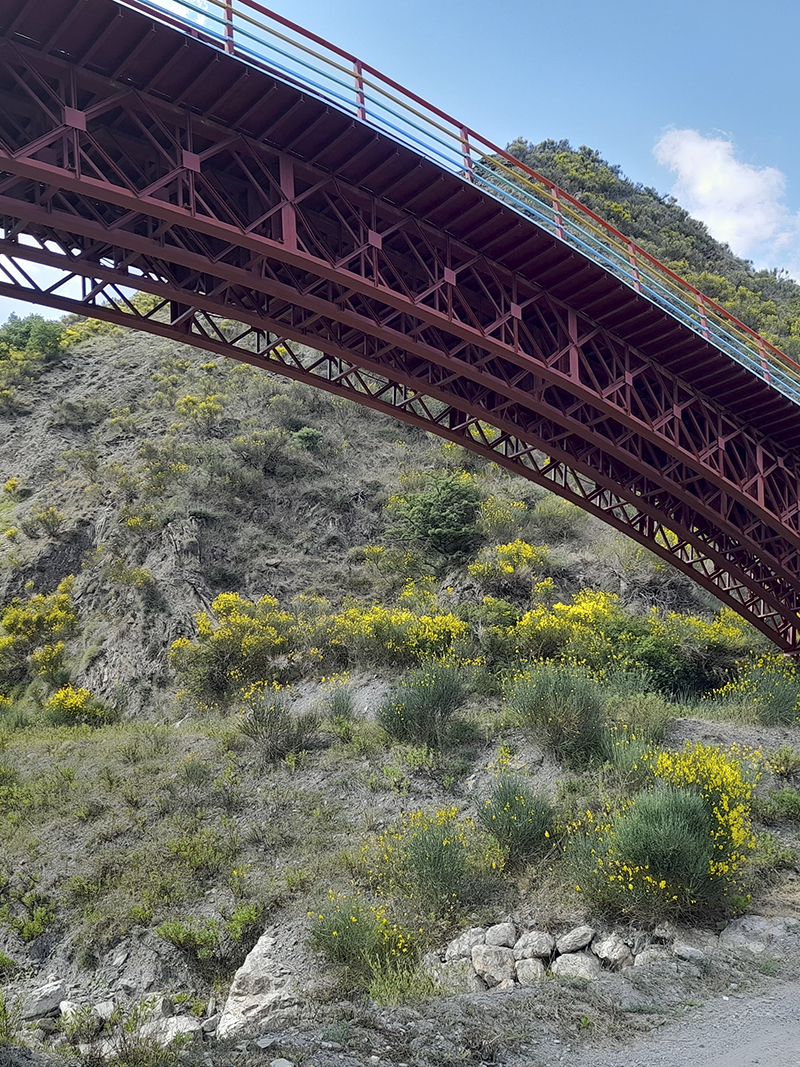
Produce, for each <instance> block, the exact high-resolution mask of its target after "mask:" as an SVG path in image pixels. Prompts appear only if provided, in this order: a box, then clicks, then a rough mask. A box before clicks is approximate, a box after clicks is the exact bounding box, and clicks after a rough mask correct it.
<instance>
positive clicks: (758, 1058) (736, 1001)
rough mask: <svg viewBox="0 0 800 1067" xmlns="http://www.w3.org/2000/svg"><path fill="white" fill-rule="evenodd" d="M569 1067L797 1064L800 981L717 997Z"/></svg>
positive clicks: (573, 1059)
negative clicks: (631, 1041) (683, 1016)
mask: <svg viewBox="0 0 800 1067" xmlns="http://www.w3.org/2000/svg"><path fill="white" fill-rule="evenodd" d="M564 1059H565V1060H568V1061H569V1063H570V1067H753V1065H755V1064H758V1065H759V1067H800V981H796V982H791V983H788V984H786V985H780V986H779V985H776V986H774V987H773V988H772V989H771V991H770V992H768V993H764V994H762V995H760V996H756V997H753V996H748V995H739V996H737V995H735V994H731V996H730V997H728V998H724V997H717V998H716V999H715V1000H713V1001H710V1002H709V1003H708V1004H706V1005H704V1006H703V1008H699V1009H697V1010H696V1012H695V1013H694V1014H693V1015H692V1016H691V1017H689V1018H686V1019H684V1020H682V1021H680V1022H678V1023H675V1024H673V1025H669V1026H666V1027H664V1029H663V1030H660V1031H657V1032H655V1033H652V1034H650V1035H648V1036H646V1037H642V1038H638V1039H637V1040H636V1042H635V1043H634V1044H632V1045H629V1046H628V1047H626V1048H622V1049H618V1050H616V1051H608V1050H593V1051H591V1052H583V1054H576V1053H574V1052H573V1053H572V1054H570V1055H569V1056H567V1057H564Z"/></svg>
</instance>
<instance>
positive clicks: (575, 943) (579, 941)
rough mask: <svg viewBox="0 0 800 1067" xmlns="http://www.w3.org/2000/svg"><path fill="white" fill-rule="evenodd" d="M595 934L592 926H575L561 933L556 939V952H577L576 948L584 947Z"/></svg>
mask: <svg viewBox="0 0 800 1067" xmlns="http://www.w3.org/2000/svg"><path fill="white" fill-rule="evenodd" d="M594 935H595V928H594V927H593V926H576V927H575V929H574V930H570V931H568V933H566V934H562V936H561V937H559V939H558V940H557V941H556V950H557V951H558V952H564V953H566V952H577V951H578V949H581V948H586V946H587V945H588V944H589V942H590V941H591V940H592V938H593V937H594Z"/></svg>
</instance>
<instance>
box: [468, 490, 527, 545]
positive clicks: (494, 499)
mask: <svg viewBox="0 0 800 1067" xmlns="http://www.w3.org/2000/svg"><path fill="white" fill-rule="evenodd" d="M527 517H528V505H527V504H525V503H523V501H522V500H511V499H509V498H508V497H505V496H498V495H497V494H496V493H492V495H491V496H488V497H487V498H486V499H485V500H482V501H481V503H480V507H479V509H478V526H479V528H480V530H481V533H483V534H484V535H485V536H486V537H487V538H489V539H490V540H491V539H495V538H497V539H500V538H502V537H513V536H514V535H515V534H518V533H519V529H520V527H521V526H522V524H523V523H524V522H525V520H526V519H527Z"/></svg>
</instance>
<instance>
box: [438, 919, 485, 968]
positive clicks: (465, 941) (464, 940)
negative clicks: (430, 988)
mask: <svg viewBox="0 0 800 1067" xmlns="http://www.w3.org/2000/svg"><path fill="white" fill-rule="evenodd" d="M485 941H486V931H485V930H484V928H483V927H482V926H473V927H472V928H471V929H470V930H465V931H464V933H463V934H459V935H458V937H457V938H456V939H455V940H454V941H451V942H450V944H449V945H448V946H447V948H446V949H445V952H444V958H445V961H446V962H447V963H449V962H450V961H451V960H468V959H470V958H471V956H472V950H473V948H474V947H475V946H476V945H482V944H484V942H485Z"/></svg>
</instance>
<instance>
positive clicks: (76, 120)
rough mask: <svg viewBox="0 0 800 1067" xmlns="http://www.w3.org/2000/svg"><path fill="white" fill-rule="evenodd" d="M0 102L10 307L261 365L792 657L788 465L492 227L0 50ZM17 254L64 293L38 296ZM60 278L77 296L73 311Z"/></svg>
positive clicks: (104, 83)
mask: <svg viewBox="0 0 800 1067" xmlns="http://www.w3.org/2000/svg"><path fill="white" fill-rule="evenodd" d="M0 98H2V102H3V103H4V104H5V105H6V106H5V108H4V110H3V112H2V114H0V216H2V218H3V224H2V232H3V234H4V239H3V240H2V242H0V252H2V254H3V255H4V256H5V257H7V260H6V262H7V263H8V268H7V269H6V275H7V277H8V281H7V282H6V284H5V285H4V286H3V289H5V291H7V292H11V293H13V295H16V296H21V297H23V298H27V299H35V300H37V301H38V302H41V303H48V304H50V305H51V306H54V307H57V308H62V309H64V310H79V311H83V312H90V313H91V314H93V315H95V316H97V317H101V318H105V319H110V320H112V321H118V322H124V323H126V324H128V325H133V326H136V327H137V328H140V329H146V330H150V331H152V332H156V333H161V334H163V335H167V336H174V337H180V338H182V339H184V340H187V341H190V342H191V343H193V344H197V345H199V346H200V347H204V348H209V349H212V350H214V351H219V352H225V354H228V355H232V356H235V357H236V358H241V359H246V360H248V361H249V362H254V363H257V364H258V365H263V366H270V367H272V368H273V369H276V370H279V371H280V372H281V373H285V374H288V375H290V376H292V377H295V378H299V379H301V380H305V381H311V382H312V383H313V384H316V385H322V386H323V387H324V388H327V389H329V390H332V391H335V392H338V393H340V394H342V395H349V396H353V397H355V398H356V399H358V400H359V401H360V402H362V403H367V404H369V405H370V406H372V407H375V408H379V409H381V410H390V411H391V412H392V413H393V414H394V415H396V416H397V417H400V418H404V419H406V420H408V421H412V422H415V423H416V424H418V425H424V426H425V427H426V428H428V429H430V430H432V431H433V432H436V433H440V434H442V435H443V436H446V437H449V438H450V439H452V440H458V441H459V442H460V443H462V444H465V445H467V447H471V448H473V449H475V450H477V451H481V452H483V453H484V454H486V455H491V456H492V458H494V459H496V460H497V461H498V462H502V463H504V464H505V465H506V466H509V467H511V468H513V469H515V470H518V471H519V472H520V473H522V474H524V475H525V476H527V477H529V478H531V479H533V480H535V481H538V482H540V483H542V484H546V485H548V486H549V487H550V488H553V489H555V490H556V491H557V492H559V493H561V495H563V496H565V497H567V498H569V499H572V500H574V501H575V502H576V503H579V504H580V506H582V507H584V508H586V509H587V510H589V511H592V512H594V513H595V514H598V515H600V516H601V517H603V518H605V519H606V520H607V521H609V522H610V523H611V524H612V525H615V526H616V527H617V528H619V529H623V530H625V532H627V533H629V534H630V535H631V536H633V537H635V538H636V539H637V540H639V541H640V542H641V543H643V544H646V545H647V546H648V547H649V548H651V549H652V550H653V551H655V552H657V553H658V554H659V555H661V556H662V557H664V558H667V559H669V560H670V561H671V562H673V563H674V564H675V565H676V566H678V567H679V568H680V569H682V570H684V571H685V572H686V573H688V574H690V575H691V576H692V577H693V578H694V579H695V580H697V581H698V582H699V583H700V584H702V585H704V586H706V587H707V588H709V589H711V590H712V591H714V592H715V593H716V594H717V595H718V596H720V597H721V599H723V600H724V601H725V602H727V603H729V604H730V605H731V606H733V607H734V608H735V609H736V610H737V611H740V612H741V613H742V614H744V615H746V616H747V617H748V618H750V619H751V621H753V622H754V623H755V625H757V626H758V627H759V628H760V629H761V630H763V631H764V632H765V633H768V634H769V635H770V636H771V637H772V638H773V639H774V640H775V641H776V642H777V643H778V644H779V645H780V646H781V647H783V648H784V649H786V650H791V651H794V650H796V649H797V647H798V626H797V619H798V616H797V612H798V609H800V603H798V600H800V573H799V572H800V554H799V553H798V548H800V464H799V463H798V459H797V457H796V456H795V455H793V454H791V453H788V452H787V451H786V450H784V449H782V448H781V446H780V442H778V441H774V440H771V439H770V438H769V437H767V436H765V435H764V434H762V433H758V432H756V431H755V430H754V429H753V428H752V427H750V426H748V425H747V424H746V423H744V422H743V421H742V420H741V418H739V417H736V416H734V415H733V414H731V413H730V412H728V411H726V410H724V409H723V408H721V407H720V406H719V405H718V404H716V403H715V402H714V400H713V398H711V397H708V396H704V395H702V394H701V393H699V392H698V391H697V390H696V389H693V387H692V384H691V381H690V380H688V379H687V378H681V377H679V376H677V375H675V374H673V373H671V372H669V371H668V370H667V369H666V368H665V367H664V366H663V365H662V364H661V363H660V362H659V360H658V359H657V358H654V357H653V356H652V355H648V354H645V353H644V352H643V351H641V350H639V349H636V348H634V347H632V346H631V345H629V344H626V343H625V342H624V341H623V340H622V339H620V338H619V337H618V336H615V335H614V334H613V333H612V332H611V331H609V330H608V329H605V328H603V327H602V326H601V325H600V324H599V322H598V321H597V320H596V319H594V318H593V317H592V316H591V315H590V314H587V313H586V311H585V310H583V311H581V312H578V311H577V310H575V308H574V307H572V306H570V305H569V304H567V303H565V302H563V301H561V300H558V299H556V298H555V297H554V296H553V295H552V293H551V292H549V291H548V289H547V287H546V286H545V285H542V284H539V283H538V282H537V280H536V278H535V270H528V271H526V272H525V273H521V272H520V273H515V272H512V271H509V270H508V269H506V268H504V267H502V266H501V265H499V264H498V263H497V262H495V261H494V260H493V259H492V258H491V255H490V254H488V253H487V248H488V249H491V235H487V237H486V240H485V242H484V243H483V245H482V247H471V246H468V245H466V244H464V243H461V242H458V241H456V240H455V239H454V238H453V237H452V236H450V235H449V234H448V233H446V232H442V231H441V230H439V229H437V228H436V227H432V226H430V225H427V224H426V223H424V222H423V221H422V220H420V219H419V218H417V217H416V216H415V214H414V204H413V202H411V203H404V204H402V205H401V204H396V203H394V202H393V201H392V197H391V192H392V191H391V189H388V190H384V192H383V194H382V195H381V196H376V195H374V194H372V193H370V192H369V191H368V190H365V189H363V188H358V187H356V186H353V185H349V184H348V183H347V182H345V181H344V180H342V179H341V178H339V177H337V175H336V174H332V173H329V172H327V171H325V170H323V169H321V168H320V167H318V166H316V165H315V163H314V161H313V160H300V159H297V158H295V157H294V156H293V155H292V154H291V149H292V145H291V144H290V143H284V144H282V145H281V146H280V147H278V146H276V145H272V144H270V143H269V142H268V140H267V138H268V137H269V134H270V131H266V132H265V139H263V140H260V141H255V140H253V139H250V138H247V137H244V136H241V135H239V134H236V133H232V132H231V131H230V130H228V129H225V128H223V127H221V126H218V125H216V124H214V123H213V122H210V121H208V120H206V119H204V118H202V117H198V116H196V115H193V114H192V113H190V112H187V111H185V110H182V109H179V108H177V107H174V106H172V105H170V104H169V103H168V102H165V101H163V100H159V99H156V98H154V97H151V96H149V95H148V94H147V93H144V92H140V91H136V90H133V89H130V88H126V87H121V86H120V85H119V84H117V83H115V82H113V81H112V80H109V79H106V78H103V77H101V76H99V75H96V74H93V73H92V72H91V71H88V70H86V69H84V68H81V67H76V66H75V65H73V64H70V63H68V62H66V61H65V60H63V59H59V58H57V57H52V56H47V55H43V54H41V53H38V52H36V51H34V50H29V49H26V48H25V47H23V46H15V45H12V44H11V43H10V42H8V41H6V42H4V44H3V46H2V48H0ZM25 261H30V262H34V263H40V264H46V265H48V266H50V267H53V268H55V269H56V270H59V271H60V272H61V278H60V280H59V282H57V283H54V284H53V285H51V286H49V287H48V288H47V290H46V291H42V288H41V287H40V286H37V284H36V283H35V281H34V280H33V278H32V277H31V275H30V274H29V273H27V272H26V271H25V268H24V266H23V264H24V262H25ZM581 268H582V263H581V260H580V257H579V256H575V271H576V272H579V271H580V270H581ZM532 275H533V276H532ZM71 277H80V278H82V279H84V281H85V283H86V284H85V286H84V295H83V297H82V298H81V299H75V298H70V297H67V296H65V295H64V285H63V282H64V281H65V280H66V279H67V278H71ZM130 289H142V290H145V291H148V292H151V293H155V294H156V295H158V296H160V297H162V298H163V308H162V313H161V314H158V315H153V314H151V315H142V314H141V313H140V312H138V311H137V310H136V308H135V307H134V305H132V304H131V303H130V301H129V300H127V299H126V297H125V292H126V291H130ZM582 295H583V297H584V307H585V306H586V296H587V294H586V293H584V294H582ZM588 295H589V297H590V296H591V294H588ZM635 306H636V301H635V297H634V294H632V314H634V313H635ZM215 317H216V318H215ZM220 317H221V318H224V319H226V320H232V321H234V322H238V323H240V324H241V326H240V328H238V329H237V331H236V332H235V333H233V334H231V332H230V330H229V329H228V328H223V327H222V326H221V325H220V324H219V321H217V320H218V318H220ZM276 337H277V338H279V339H280V341H279V342H276V340H275V339H276ZM290 341H295V342H298V341H299V342H301V343H305V344H308V345H311V346H313V348H314V349H316V350H318V352H317V353H310V352H308V351H307V350H306V349H304V348H303V349H295V348H294V347H293V346H292V345H291V344H289V343H288V342H290ZM487 427H492V428H493V429H492V430H489V429H488V428H487Z"/></svg>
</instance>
